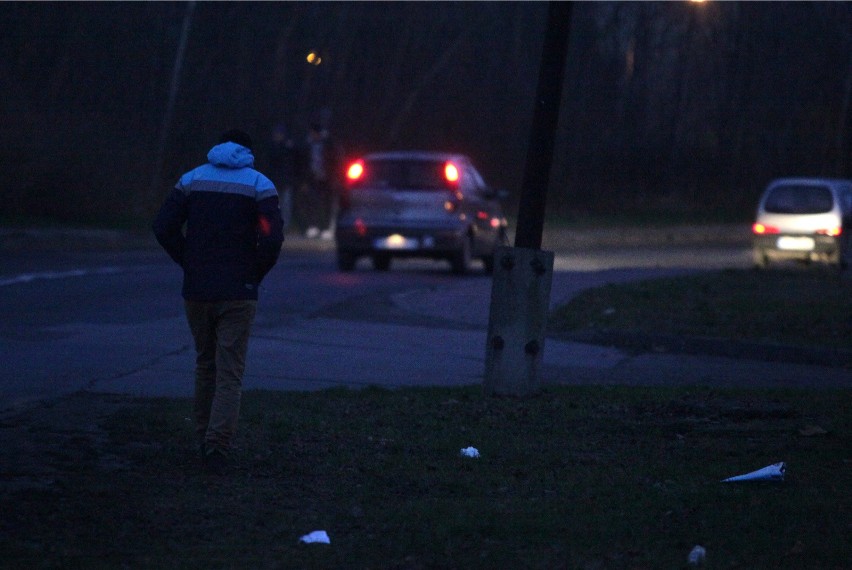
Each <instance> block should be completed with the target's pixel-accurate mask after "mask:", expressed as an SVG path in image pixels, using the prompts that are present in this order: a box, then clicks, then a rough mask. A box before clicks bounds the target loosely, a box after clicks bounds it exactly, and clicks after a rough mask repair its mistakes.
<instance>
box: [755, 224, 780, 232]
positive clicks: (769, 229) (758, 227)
mask: <svg viewBox="0 0 852 570" xmlns="http://www.w3.org/2000/svg"><path fill="white" fill-rule="evenodd" d="M751 231H753V232H754V233H756V234H758V235H763V234H777V233H779V230H778V228H776V227H775V226H765V225H763V224H754V225H753V226H752V227H751Z"/></svg>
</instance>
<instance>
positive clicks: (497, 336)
mask: <svg viewBox="0 0 852 570" xmlns="http://www.w3.org/2000/svg"><path fill="white" fill-rule="evenodd" d="M552 283H553V252H550V251H540V250H536V249H524V248H515V247H500V248H498V249H497V252H496V253H495V258H494V277H493V282H492V285H491V310H490V315H489V320H488V338H487V344H486V351H485V379H484V384H483V387H484V390H485V393H486V394H489V395H506V396H527V395H530V394H534V393H536V392H537V391H538V390H539V387H540V383H541V381H540V376H539V374H540V369H541V363H542V361H543V357H544V339H545V333H546V329H547V312H548V310H549V308H550V288H551V285H552Z"/></svg>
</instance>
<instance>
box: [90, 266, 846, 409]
mask: <svg viewBox="0 0 852 570" xmlns="http://www.w3.org/2000/svg"><path fill="white" fill-rule="evenodd" d="M675 271H676V270H672V272H675ZM627 275H628V273H624V274H623V275H618V274H616V273H612V274H606V275H600V274H589V275H588V276H587V277H586V278H585V280H584V279H582V278H578V275H577V274H569V273H556V274H555V276H554V287H553V291H554V294H553V296H552V299H551V300H552V304H554V305H555V304H557V303H562V302H565V301H567V300H568V299H569V298H570V297H571V296H572V295H573V294H576V293H577V292H578V291H581V290H582V289H584V288H586V287H588V286H595V285H596V284H599V283H597V281H599V280H601V279H603V280H605V281H606V282H610V281H612V280H618V278H619V277H621V278H624V279H626V278H627ZM630 275H633V278H635V275H636V274H635V273H630ZM490 287H491V284H490V281H489V280H459V281H458V282H455V283H450V284H447V285H445V286H442V287H440V288H433V289H424V290H420V291H408V292H405V293H400V294H397V295H394V296H393V297H392V299H391V300H392V303H393V305H394V306H395V307H396V308H397V309H398V310H399V311H402V312H405V313H408V314H412V315H416V316H418V317H420V319H419V320H418V322H422V323H423V324H422V325H418V324H414V325H412V324H393V323H376V322H364V321H349V320H340V319H334V318H304V319H297V320H294V321H291V322H289V323H288V324H287V325H286V326H279V327H276V328H272V329H265V330H262V331H256V332H255V334H254V335H253V336H252V339H251V343H250V347H249V356H248V367H247V371H246V376H245V380H244V382H245V386H244V387H245V389H246V390H252V389H265V390H285V391H286V390H300V391H301V390H319V389H324V388H330V387H348V388H361V387H365V386H382V387H387V388H398V387H407V386H463V385H476V384H481V382H482V379H483V374H484V368H485V343H486V331H487V325H488V314H489V309H490V307H489V305H490ZM151 326H156V327H159V329H160V330H169V329H171V330H182V328H181V327H184V326H185V323H184V322H182V320H181V319H175V322H159V323H154V324H152V325H151ZM137 332H138V331H137ZM193 362H194V355H193V353H192V350H191V348H190V346H189V345H188V344H187V345H186V346H184V347H183V348H182V349H180V350H177V351H171V352H168V353H167V354H165V355H164V356H162V357H160V358H157V359H153V360H149V361H148V362H145V363H141V364H139V365H137V366H135V367H134V368H133V369H132V370H129V371H128V373H127V374H125V375H121V376H120V377H117V378H116V377H113V378H110V379H102V380H97V381H94V382H93V383H92V384H91V386H90V387H89V389H90V390H91V391H94V392H105V393H120V394H131V395H136V396H143V397H156V396H168V397H189V396H191V391H192V382H191V380H190V379H191V378H192V374H193ZM543 362H544V366H543V370H542V380H543V382H544V383H546V384H562V385H593V384H597V385H601V384H608V385H628V386H713V387H725V388H808V389H819V388H852V370H850V369H848V368H843V367H832V366H814V365H807V364H796V363H790V362H768V361H763V360H758V359H749V358H727V357H721V356H713V355H706V354H679V353H672V352H667V351H666V349H665V348H663V347H657V348H655V349H654V350H650V351H648V352H644V353H636V352H635V351H634V352H629V351H624V350H619V349H617V348H612V347H607V346H599V345H594V344H587V343H582V342H571V341H564V340H557V339H552V338H551V339H548V340H547V341H546V344H545V349H544V360H543Z"/></svg>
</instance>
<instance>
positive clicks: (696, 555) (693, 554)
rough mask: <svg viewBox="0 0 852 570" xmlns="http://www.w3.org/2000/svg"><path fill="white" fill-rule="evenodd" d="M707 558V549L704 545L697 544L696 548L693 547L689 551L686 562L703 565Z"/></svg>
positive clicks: (691, 564) (692, 564)
mask: <svg viewBox="0 0 852 570" xmlns="http://www.w3.org/2000/svg"><path fill="white" fill-rule="evenodd" d="M706 559H707V551H706V550H705V549H704V547H703V546H701V545H699V544H696V545H695V548H693V549H692V550H691V551H690V552H689V556H688V557H687V559H686V563H687V564H689V565H690V566H702V565H703V564H704V561H705V560H706Z"/></svg>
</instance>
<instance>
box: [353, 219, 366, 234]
mask: <svg viewBox="0 0 852 570" xmlns="http://www.w3.org/2000/svg"><path fill="white" fill-rule="evenodd" d="M355 233H356V234H358V237H364V236H366V235H367V224H365V223H364V220H362V219H361V218H358V219H357V220H355Z"/></svg>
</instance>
